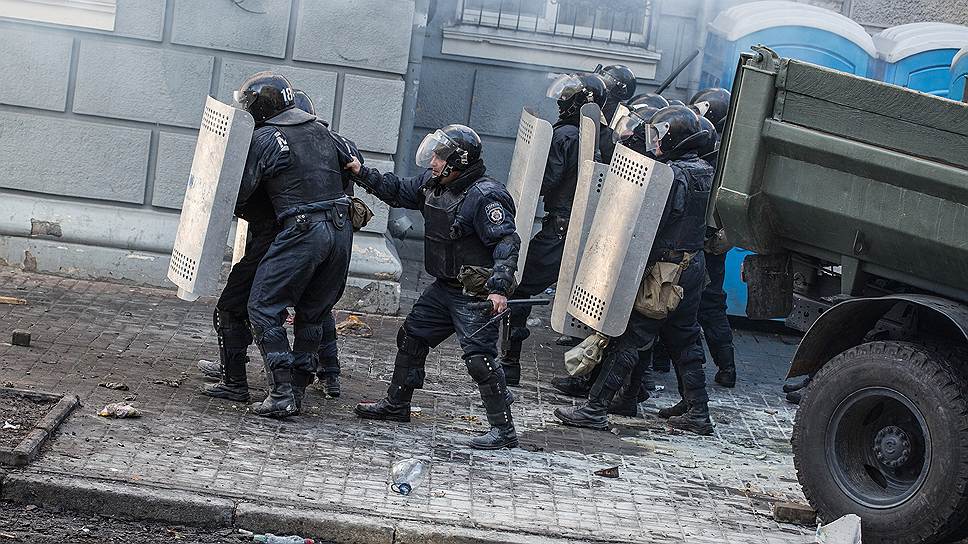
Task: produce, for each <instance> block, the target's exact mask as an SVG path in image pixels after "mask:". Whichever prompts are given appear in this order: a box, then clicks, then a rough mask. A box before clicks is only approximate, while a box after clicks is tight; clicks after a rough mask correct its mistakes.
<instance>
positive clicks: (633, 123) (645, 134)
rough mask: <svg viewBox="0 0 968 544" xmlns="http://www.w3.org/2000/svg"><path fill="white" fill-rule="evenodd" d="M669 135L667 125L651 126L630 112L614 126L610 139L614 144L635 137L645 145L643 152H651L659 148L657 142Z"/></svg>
mask: <svg viewBox="0 0 968 544" xmlns="http://www.w3.org/2000/svg"><path fill="white" fill-rule="evenodd" d="M668 133H669V123H657V124H654V125H653V124H651V123H648V122H646V121H645V120H644V119H642V117H641V116H639V115H638V114H637V113H635V112H632V113H630V114H629V115H626V116H625V117H623V118H622V119H619V121H618V123H617V124H616V125H615V130H614V131H613V133H612V134H613V136H612V138H613V139H614V140H615V142H616V143H617V142H622V141H625V140H628V139H629V138H631V137H632V136H636V137H637V138H638V139H639V141H641V142H643V143H644V144H645V151H647V152H651V151H655V150H656V149H658V148H659V142H660V141H662V138H665V135H666V134H668Z"/></svg>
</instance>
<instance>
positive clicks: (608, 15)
mask: <svg viewBox="0 0 968 544" xmlns="http://www.w3.org/2000/svg"><path fill="white" fill-rule="evenodd" d="M652 4H653V2H652V0H461V3H460V12H459V18H460V23H461V24H465V25H474V26H480V27H491V28H500V29H508V30H515V31H519V32H527V33H532V34H543V35H549V36H562V37H567V38H575V39H582V40H589V41H592V42H602V43H610V44H624V45H629V46H633V47H642V48H648V46H649V38H650V36H649V30H650V27H651V24H650V20H651V17H652Z"/></svg>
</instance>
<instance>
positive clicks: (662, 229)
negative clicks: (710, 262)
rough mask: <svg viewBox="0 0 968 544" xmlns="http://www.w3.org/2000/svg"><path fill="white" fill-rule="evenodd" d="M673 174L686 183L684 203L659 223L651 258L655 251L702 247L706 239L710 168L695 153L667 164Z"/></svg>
mask: <svg viewBox="0 0 968 544" xmlns="http://www.w3.org/2000/svg"><path fill="white" fill-rule="evenodd" d="M669 166H671V167H672V170H673V171H674V172H675V175H676V182H677V183H678V182H679V181H680V180H684V181H685V183H686V203H685V204H686V205H685V210H684V211H683V214H682V216H681V217H677V218H675V219H672V220H668V221H667V224H665V225H659V233H658V236H657V237H656V240H655V246H654V250H653V257H654V258H658V255H657V254H656V251H662V250H667V251H685V252H688V253H692V252H694V251H699V250H700V249H702V248H703V244H704V242H705V240H706V205H707V203H708V202H709V192H710V190H711V189H712V184H713V170H712V168H710V166H709V165H708V164H707V163H706V162H705V161H702V160H700V159H698V158H696V157H695V156H693V157H692V158H688V159H682V160H676V161H672V162H670V163H669Z"/></svg>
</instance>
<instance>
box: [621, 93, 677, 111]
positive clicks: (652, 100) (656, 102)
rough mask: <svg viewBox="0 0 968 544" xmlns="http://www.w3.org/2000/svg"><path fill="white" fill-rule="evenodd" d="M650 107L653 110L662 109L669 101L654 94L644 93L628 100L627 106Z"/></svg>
mask: <svg viewBox="0 0 968 544" xmlns="http://www.w3.org/2000/svg"><path fill="white" fill-rule="evenodd" d="M643 105H644V106H652V107H653V108H659V109H662V108H664V107H666V106H668V105H669V101H668V100H666V99H665V98H663V97H662V95H660V94H655V93H645V94H640V95H638V96H634V97H632V99H631V100H629V106H643Z"/></svg>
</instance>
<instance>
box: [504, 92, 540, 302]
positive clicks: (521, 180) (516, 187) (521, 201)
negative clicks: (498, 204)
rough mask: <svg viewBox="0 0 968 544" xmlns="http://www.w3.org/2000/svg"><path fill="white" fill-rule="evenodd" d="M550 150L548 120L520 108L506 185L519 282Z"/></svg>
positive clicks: (516, 277) (516, 276)
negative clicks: (515, 238) (515, 237)
mask: <svg viewBox="0 0 968 544" xmlns="http://www.w3.org/2000/svg"><path fill="white" fill-rule="evenodd" d="M549 149H551V123H549V122H548V121H545V120H544V119H541V118H540V117H536V116H534V115H532V114H531V113H530V112H528V110H524V111H522V112H521V123H520V124H519V125H518V138H517V141H515V143H514V155H513V156H512V157H511V171H510V172H509V173H508V184H507V189H508V192H509V193H511V198H512V199H513V200H514V206H515V214H514V228H515V230H516V231H517V233H518V236H520V237H521V252H520V253H519V254H518V271H517V273H516V274H515V275H514V277H515V280H516V281H517V282H518V283H520V282H521V276H522V274H524V262H525V259H526V258H527V256H528V246H529V245H530V243H531V232H532V230H533V229H534V216H535V213H536V212H537V210H538V197H539V196H540V194H541V180H542V178H544V171H545V166H546V165H547V163H548V150H549Z"/></svg>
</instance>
